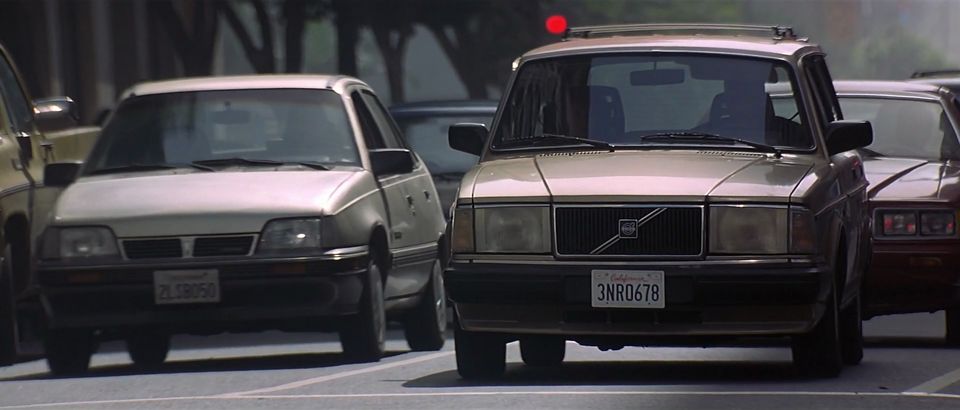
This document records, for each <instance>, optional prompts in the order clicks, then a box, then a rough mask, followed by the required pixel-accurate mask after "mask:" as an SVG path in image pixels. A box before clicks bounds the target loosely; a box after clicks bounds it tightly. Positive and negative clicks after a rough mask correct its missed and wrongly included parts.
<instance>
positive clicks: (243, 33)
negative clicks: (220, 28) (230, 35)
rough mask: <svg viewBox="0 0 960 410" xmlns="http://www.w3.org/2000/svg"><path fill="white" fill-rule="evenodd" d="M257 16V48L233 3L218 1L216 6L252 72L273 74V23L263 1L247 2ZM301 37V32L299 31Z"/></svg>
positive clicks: (274, 67) (274, 68)
mask: <svg viewBox="0 0 960 410" xmlns="http://www.w3.org/2000/svg"><path fill="white" fill-rule="evenodd" d="M249 1H250V3H251V4H252V5H253V9H254V11H255V12H256V16H257V25H258V26H259V28H260V46H259V47H257V45H256V44H254V42H253V36H252V35H251V34H250V32H249V31H247V28H246V26H244V24H243V21H242V20H241V19H240V16H238V15H237V12H236V10H234V2H229V1H220V2H217V3H215V4H217V10H219V11H220V12H221V13H222V14H223V17H224V18H225V19H226V20H227V24H229V25H230V28H231V29H233V32H234V33H235V34H236V35H237V39H238V40H239V41H240V46H241V47H243V51H244V53H246V55H247V60H249V61H250V65H252V66H253V69H254V71H256V72H258V73H274V72H276V71H277V68H276V63H275V58H276V57H275V56H274V53H273V23H272V22H271V21H270V15H269V14H268V13H267V6H266V4H264V2H263V0H249ZM301 36H302V30H301Z"/></svg>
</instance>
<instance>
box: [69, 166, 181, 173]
mask: <svg viewBox="0 0 960 410" xmlns="http://www.w3.org/2000/svg"><path fill="white" fill-rule="evenodd" d="M175 168H180V167H179V166H176V165H169V164H129V165H121V166H117V167H109V168H100V169H95V170H93V171H90V172H88V173H87V174H89V175H101V174H115V173H120V172H137V171H157V170H164V169H175Z"/></svg>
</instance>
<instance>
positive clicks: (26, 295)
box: [0, 45, 99, 365]
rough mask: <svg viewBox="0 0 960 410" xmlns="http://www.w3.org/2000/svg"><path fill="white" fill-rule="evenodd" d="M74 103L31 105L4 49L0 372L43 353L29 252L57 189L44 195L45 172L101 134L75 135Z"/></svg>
mask: <svg viewBox="0 0 960 410" xmlns="http://www.w3.org/2000/svg"><path fill="white" fill-rule="evenodd" d="M76 115H77V111H76V105H75V103H74V102H73V100H72V99H70V98H69V97H54V98H45V99H37V100H32V99H31V98H30V93H29V92H28V90H27V87H26V85H25V84H24V82H23V81H22V77H21V76H20V73H19V72H18V70H17V68H16V66H15V65H14V62H13V60H12V59H11V58H10V55H9V54H8V53H7V50H6V49H5V48H4V47H3V46H2V45H0V210H2V212H0V214H2V217H0V223H2V229H0V244H2V245H0V246H2V249H0V252H2V258H0V264H2V269H0V365H7V364H10V363H12V362H14V361H15V360H17V358H18V357H19V356H21V355H23V354H35V353H37V352H38V345H37V343H36V342H37V341H38V339H37V337H38V336H39V334H40V332H41V331H42V329H41V327H42V315H41V313H42V310H41V309H40V303H39V299H38V298H37V297H36V293H37V283H36V280H35V278H34V277H33V276H32V272H31V262H30V261H31V254H32V253H33V252H34V247H33V246H32V244H33V240H34V239H35V238H36V235H37V234H38V233H39V232H40V231H41V230H42V229H43V226H44V223H45V219H44V218H45V217H46V215H47V213H48V212H49V210H50V206H52V205H53V200H54V198H55V195H56V194H57V193H58V190H56V189H43V188H42V183H41V181H42V178H43V167H44V166H45V165H46V164H47V163H49V162H52V161H55V160H60V159H63V160H75V159H78V158H82V157H83V156H84V155H86V152H87V150H88V149H89V147H90V145H91V144H92V142H93V140H94V139H95V138H96V135H97V133H98V131H99V130H98V129H97V128H96V127H83V128H77V127H75V126H76V121H77V117H76Z"/></svg>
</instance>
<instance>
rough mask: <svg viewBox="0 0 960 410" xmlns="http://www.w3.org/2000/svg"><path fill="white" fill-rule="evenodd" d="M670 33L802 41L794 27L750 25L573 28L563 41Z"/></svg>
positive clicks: (568, 31)
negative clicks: (763, 35) (749, 35)
mask: <svg viewBox="0 0 960 410" xmlns="http://www.w3.org/2000/svg"><path fill="white" fill-rule="evenodd" d="M670 31H700V32H704V31H735V32H743V33H767V34H771V35H772V38H773V39H774V40H778V41H779V40H802V39H798V38H797V34H796V33H795V32H794V31H793V27H788V26H761V25H749V24H689V23H678V24H672V23H667V24H619V25H608V26H583V27H571V28H569V29H567V31H566V32H564V33H563V38H562V39H563V40H564V41H565V40H568V39H570V38H591V37H604V36H613V35H617V34H629V33H634V34H647V33H651V34H653V33H657V32H670Z"/></svg>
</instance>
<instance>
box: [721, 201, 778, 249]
mask: <svg viewBox="0 0 960 410" xmlns="http://www.w3.org/2000/svg"><path fill="white" fill-rule="evenodd" d="M787 223H788V219H787V208H786V207H762V206H733V205H731V206H724V205H720V206H712V207H710V252H711V253H719V254H777V253H781V254H783V253H787V239H788V236H789V232H788V230H787Z"/></svg>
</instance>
